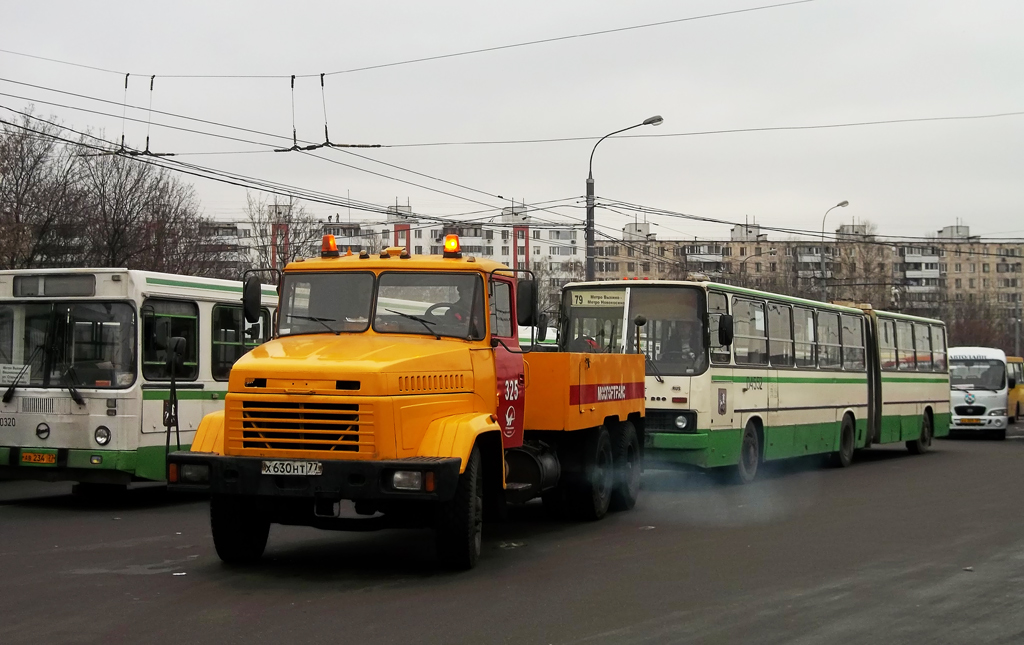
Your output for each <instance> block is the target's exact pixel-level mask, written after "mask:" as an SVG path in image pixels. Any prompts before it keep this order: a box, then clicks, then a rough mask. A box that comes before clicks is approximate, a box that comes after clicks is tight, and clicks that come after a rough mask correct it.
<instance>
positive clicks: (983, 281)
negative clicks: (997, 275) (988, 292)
mask: <svg viewBox="0 0 1024 645" xmlns="http://www.w3.org/2000/svg"><path fill="white" fill-rule="evenodd" d="M981 288H982V289H988V278H982V279H981Z"/></svg>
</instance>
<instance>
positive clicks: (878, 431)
mask: <svg viewBox="0 0 1024 645" xmlns="http://www.w3.org/2000/svg"><path fill="white" fill-rule="evenodd" d="M864 323H865V329H864V332H865V335H866V339H865V340H866V344H867V352H866V354H867V370H868V436H867V437H866V438H865V439H864V447H865V448H867V447H868V446H870V445H871V444H872V443H877V442H878V441H879V440H880V439H881V436H882V368H881V363H880V361H881V357H880V355H879V345H878V316H876V315H875V314H874V312H868V314H867V315H866V316H865V317H864Z"/></svg>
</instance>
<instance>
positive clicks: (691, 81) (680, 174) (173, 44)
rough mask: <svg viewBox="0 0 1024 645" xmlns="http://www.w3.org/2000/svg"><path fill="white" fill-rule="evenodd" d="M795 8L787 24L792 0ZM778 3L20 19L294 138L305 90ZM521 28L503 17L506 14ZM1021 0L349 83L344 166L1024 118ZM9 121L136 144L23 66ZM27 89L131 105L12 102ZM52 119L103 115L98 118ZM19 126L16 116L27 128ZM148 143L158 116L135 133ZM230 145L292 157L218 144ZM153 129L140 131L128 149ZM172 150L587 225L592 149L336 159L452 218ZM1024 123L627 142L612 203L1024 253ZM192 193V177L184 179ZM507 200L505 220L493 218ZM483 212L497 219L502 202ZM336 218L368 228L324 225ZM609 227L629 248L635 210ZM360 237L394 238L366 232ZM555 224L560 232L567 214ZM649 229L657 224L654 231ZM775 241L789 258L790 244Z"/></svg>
mask: <svg viewBox="0 0 1024 645" xmlns="http://www.w3.org/2000/svg"><path fill="white" fill-rule="evenodd" d="M776 1H777V0H776ZM769 4H773V2H772V0H717V1H711V0H679V1H676V2H669V1H655V0H633V1H631V2H628V3H627V2H609V1H607V0H605V1H603V2H595V1H594V0H590V1H587V2H584V1H572V2H552V1H551V0H546V1H535V0H523V1H520V2H515V3H502V4H500V5H499V4H498V3H487V4H486V6H487V7H488V9H486V10H485V9H483V7H484V6H485V4H484V3H480V2H457V1H445V2H437V1H434V2H423V1H403V2H288V3H283V2H263V1H252V0H250V1H248V2H232V3H227V2H209V1H203V2H182V1H177V2H173V3H159V4H157V3H148V2H140V1H134V2H127V1H118V2H97V1H91V2H70V1H65V2H57V3H43V2H35V3H29V2H22V3H16V4H15V3H8V5H7V6H6V7H5V9H4V11H3V23H4V38H3V41H2V45H0V47H2V48H3V49H6V50H11V51H15V52H21V53H25V54H32V55H36V56H43V57H48V58H55V59H60V60H64V61H71V62H75V63H79V64H83V65H90V66H95V67H100V68H106V69H109V70H116V71H120V72H130V73H131V74H132V76H131V77H130V81H129V89H128V96H127V101H128V103H129V104H130V105H139V106H146V105H148V104H149V101H150V93H149V78H148V77H149V76H150V75H152V74H155V75H157V77H156V81H155V85H154V92H153V94H152V101H153V108H154V109H158V110H163V111H166V112H171V113H174V114H180V115H187V116H192V117H197V118H202V119H207V120H209V121H215V122H219V123H226V124H231V125H237V126H241V127H245V128H251V129H253V130H258V131H261V132H267V133H274V134H279V135H282V136H285V137H290V135H291V126H292V112H291V100H292V95H291V92H290V89H289V79H288V78H286V77H285V78H262V79H242V78H223V79H195V78H167V76H169V75H175V74H178V75H209V74H228V75H284V76H287V75H290V74H315V75H316V74H320V73H322V72H332V71H337V70H347V69H352V68H358V67H364V66H371V65H378V64H382V63H391V62H397V61H403V60H408V59H415V58H422V57H429V56H435V55H440V54H448V53H454V52H461V51H466V50H473V49H479V48H487V47H494V46H500V45H508V44H514V43H519V42H524V41H532V40H539V39H545V38H554V37H559V36H569V35H574V34H581V33H585V32H592V31H600V30H606V29H615V28H621V27H628V26H633V25H641V24H645V23H653V22H660V21H668V20H675V19H680V18H687V17H692V16H701V15H706V14H711V13H720V12H724V11H730V10H738V9H745V8H751V7H757V6H764V5H769ZM499 6H500V7H501V8H500V9H499V8H497V7H499ZM1021 25H1024V2H1021V0H988V1H986V0H971V1H967V0H960V1H956V0H816V1H814V2H808V3H804V4H797V5H793V6H786V7H779V8H773V9H765V10H761V11H753V12H747V13H740V14H734V15H725V16H720V17H712V18H707V19H700V20H693V21H688V22H678V23H674V24H667V25H661V26H654V27H649V28H644V29H636V30H630V31H622V32H617V33H611V34H604V35H595V36H590V37H586V38H578V39H570V40H563V41H559V42H554V43H544V44H536V45H532V46H528V47H520V48H511V49H504V50H501V51H493V52H486V53H479V54H474V55H469V56H463V57H456V58H447V59H443V60H434V61H428V62H421V63H415V64H408V65H398V66H393V67H386V68H380V69H373V70H367V71H359V72H351V73H345V74H336V75H332V76H328V77H327V78H326V93H325V98H326V105H327V119H328V122H329V125H330V134H331V139H332V141H334V142H335V143H370V144H384V145H388V144H412V143H432V142H467V141H497V140H522V139H542V138H559V137H600V136H602V135H604V134H607V133H608V132H611V131H613V130H617V129H620V128H624V127H627V126H629V125H632V124H634V123H639V122H640V121H642V120H643V119H645V118H646V117H648V116H651V115H654V114H660V115H662V116H663V117H664V119H665V122H664V124H663V125H661V126H660V127H657V128H654V127H644V128H640V129H637V130H635V131H633V133H636V134H657V135H665V134H673V133H687V132H704V131H713V130H728V129H743V128H764V127H777V126H807V125H818V124H837V123H848V122H861V121H876V120H887V119H911V118H921V117H940V116H966V115H982V114H993V113H1003V112H1014V111H1024V38H1022V37H1021V34H1020V28H1021ZM0 77H2V78H3V79H5V80H4V81H2V82H0V92H3V93H5V94H9V95H17V96H20V97H26V98H28V99H31V101H28V100H24V99H19V98H12V97H10V96H0V105H2V106H5V107H11V108H15V109H22V108H24V107H25V106H27V105H28V104H29V103H30V102H34V103H35V110H36V113H37V114H41V115H50V114H53V115H56V116H57V117H58V118H59V119H60V120H61V122H62V123H64V124H65V125H68V126H73V127H76V128H91V129H92V130H93V131H94V132H95V131H100V130H102V131H103V132H104V133H105V135H106V137H107V138H109V139H112V140H114V139H120V136H121V132H122V122H121V119H120V115H121V105H120V104H121V102H122V101H123V99H124V77H123V75H119V74H114V73H105V72H100V71H94V70H88V69H83V68H78V67H72V66H68V65H60V64H55V63H52V62H45V61H41V60H35V59H31V58H26V57H21V56H16V55H12V54H8V53H0ZM10 80H15V81H20V82H23V83H32V84H35V85H39V86H43V87H47V88H54V89H60V90H63V91H67V92H76V93H79V94H83V95H86V96H89V97H95V98H101V99H106V100H109V101H114V102H115V103H116V105H112V104H102V103H97V102H94V101H90V100H87V99H84V98H76V97H69V96H66V95H59V94H55V93H52V92H49V91H45V90H41V89H35V88H30V87H25V86H19V85H15V84H12V83H10V82H8V81H10ZM42 101H50V102H54V103H60V104H64V105H67V106H76V107H83V108H88V109H92V110H96V111H99V112H106V113H109V114H111V115H115V116H113V117H111V116H104V115H99V114H92V113H88V112H83V111H79V110H74V109H68V108H64V107H56V106H53V105H47V104H44V103H43V102H42ZM295 113H296V117H295V119H296V126H297V129H298V136H299V138H300V139H306V140H311V141H321V140H322V139H323V121H324V116H323V102H322V100H321V94H320V85H319V78H317V77H313V78H300V79H298V80H297V81H296V91H295ZM9 115H10V113H7V116H5V117H3V118H8V117H9ZM128 115H129V116H135V117H137V118H141V119H143V120H145V119H146V118H147V116H146V112H145V111H138V110H132V109H128ZM153 121H154V122H160V123H171V124H175V125H182V126H186V127H191V128H194V129H199V130H202V131H204V132H207V133H217V134H224V135H229V136H238V137H241V138H248V139H252V140H254V141H258V142H260V143H263V144H266V143H270V144H275V143H276V144H277V145H285V146H286V145H289V142H288V141H286V140H284V139H270V138H268V137H265V136H258V135H246V134H240V133H238V132H231V131H228V130H225V129H221V128H216V127H214V126H211V125H205V124H196V123H191V124H189V123H186V122H183V121H180V120H174V119H172V118H170V117H166V116H159V115H155V116H154V117H153ZM146 131H147V127H146V125H145V123H142V124H139V123H130V122H129V123H127V124H126V125H125V126H124V132H125V135H126V139H127V142H128V144H129V145H130V146H135V147H139V148H142V147H144V145H145V137H146ZM150 137H151V139H150V147H151V149H152V150H154V151H171V152H176V153H196V152H229V151H230V152H240V151H246V152H248V151H254V150H262V151H264V152H256V153H247V154H224V155H202V156H199V155H196V156H185V155H182V156H179V157H176V159H180V160H182V161H188V162H190V163H195V164H199V165H203V166H207V167H211V168H216V169H220V170H227V171H231V172H235V173H241V174H245V175H248V176H252V177H258V178H260V179H265V180H271V181H275V182H279V183H282V184H288V185H293V186H299V187H302V188H305V189H310V190H316V191H319V192H322V193H328V194H331V195H337V196H340V197H342V198H345V197H346V196H348V195H350V196H351V198H352V199H353V200H360V201H364V202H372V203H376V204H382V205H386V204H393V203H395V202H396V200H397V201H398V202H400V203H402V204H404V203H406V201H407V200H408V202H409V203H410V204H411V205H412V207H413V210H414V211H416V212H419V213H425V214H432V215H441V216H448V215H454V214H459V213H467V212H471V211H481V210H486V209H488V208H498V207H501V206H502V205H507V203H506V202H503V200H499V199H497V198H496V197H494V196H496V195H501V196H503V197H504V198H505V199H508V198H514V199H515V200H516V201H517V202H518V201H520V200H525V201H526V203H527V204H533V203H539V202H549V201H554V200H564V201H561V202H559V203H560V204H567V205H568V206H567V207H564V208H561V209H560V210H559V211H558V212H560V213H563V214H564V216H565V217H569V218H582V217H583V216H584V211H583V209H582V195H583V194H584V192H585V184H584V182H585V179H586V175H587V161H588V156H589V155H590V151H591V148H592V147H593V144H594V140H589V141H585V140H584V141H571V142H557V143H530V144H509V145H453V146H436V147H399V148H381V149H379V150H359V151H356V152H358V153H359V154H362V155H364V156H366V157H370V158H372V159H375V160H379V161H383V162H387V163H389V164H393V165H396V166H400V167H402V168H406V169H409V170H413V171H417V172H420V173H425V174H428V175H431V176H433V177H436V178H439V179H444V180H447V181H450V182H455V183H458V184H461V185H463V186H465V187H468V188H471V189H475V190H477V191H482V192H474V191H473V190H468V189H467V188H459V187H455V186H452V185H450V184H444V183H440V182H438V181H433V180H430V179H426V178H424V177H421V176H416V175H412V174H409V173H407V172H403V171H401V170H397V169H395V168H389V167H386V166H383V165H380V164H376V163H373V162H372V161H368V160H363V159H359V158H355V157H351V156H349V155H347V154H346V153H344V152H342V151H339V150H322V151H318V152H317V154H318V155H320V156H322V157H323V158H325V159H329V160H335V161H340V162H343V163H346V164H350V165H352V166H357V167H359V168H363V169H366V170H372V171H374V172H380V173H383V174H386V175H390V176H391V177H395V178H397V179H402V180H406V181H411V182H415V183H417V184H422V185H423V186H427V187H429V188H433V189H437V190H442V191H444V192H447V193H452V194H453V195H455V196H448V195H444V194H440V193H438V192H432V191H431V190H427V189H424V188H420V187H415V186H412V185H408V184H403V183H400V182H398V181H395V180H393V179H385V178H382V177H377V176H374V175H371V174H369V173H366V172H361V171H359V170H356V169H352V168H348V167H344V166H340V165H336V164H332V163H330V162H329V161H325V160H323V159H317V158H313V157H309V156H303V155H300V154H297V153H287V154H284V153H273V152H266V150H268V148H267V147H266V146H260V145H253V144H249V143H241V142H234V141H229V140H224V139H216V138H213V137H210V136H205V135H198V134H189V133H184V132H180V131H175V130H170V129H166V128H161V127H157V126H156V125H154V126H152V128H151V130H150ZM1022 155H1024V116H1008V117H1004V118H994V119H980V120H964V121H938V122H928V123H904V124H893V125H876V126H867V127H848V128H835V129H817V130H801V131H769V132H753V133H730V134H709V135H702V136H678V137H657V138H621V139H618V140H616V139H615V138H612V139H608V140H606V141H605V142H603V143H602V144H601V145H600V147H599V148H598V149H597V152H596V154H595V156H594V177H595V181H596V193H597V195H598V197H599V201H601V200H602V199H603V200H605V201H607V200H615V201H621V202H629V203H634V204H642V205H645V206H648V207H653V208H657V209H663V210H668V211H674V212H681V213H688V214H695V215H700V216H704V217H711V218H716V219H721V220H728V221H743V220H744V219H745V218H749V219H750V220H756V221H757V222H759V223H762V224H765V225H767V226H779V227H788V228H793V229H801V230H819V229H820V227H821V218H822V215H823V214H824V213H825V210H826V209H827V208H829V207H830V206H833V205H834V204H836V203H837V202H839V201H841V200H849V202H850V206H849V207H848V208H845V209H836V210H834V211H832V212H831V214H830V215H829V222H828V229H829V230H832V229H834V228H835V225H837V224H839V223H841V222H850V221H852V220H853V219H854V218H856V219H857V220H860V221H869V222H874V223H875V224H876V225H877V226H878V229H879V232H880V233H882V234H890V235H925V234H928V233H933V232H934V231H935V230H937V229H938V228H939V227H941V226H945V225H949V224H953V223H955V222H956V220H957V219H958V218H959V219H962V220H963V222H964V223H966V224H969V225H970V226H971V230H972V233H980V234H992V235H996V236H1024V218H1022V217H1021V215H1022V214H1024V208H1022V206H1024V181H1022V179H1024V157H1022ZM186 179H187V180H189V181H193V180H191V179H188V178H186ZM194 185H195V189H196V192H197V194H198V196H199V198H200V200H201V203H202V207H203V209H204V211H205V212H206V213H207V214H208V215H212V216H215V217H218V218H230V217H240V216H241V214H242V209H243V207H244V205H245V201H246V195H245V190H244V189H242V188H237V187H232V186H227V185H223V184H218V183H214V182H211V181H208V180H194ZM489 195H490V196H489ZM480 202H482V203H483V205H481V203H480ZM311 208H312V210H313V211H314V212H315V213H317V214H318V215H322V216H326V215H328V214H331V213H335V212H339V211H340V212H341V215H342V217H343V218H344V217H347V216H348V212H347V211H345V210H342V209H339V208H336V207H333V206H321V205H311ZM619 210H620V212H621V214H620V213H614V212H610V211H608V210H604V209H601V210H599V211H598V223H599V224H600V225H602V226H603V227H605V228H603V229H602V230H603V231H605V232H606V233H612V232H614V231H617V230H618V229H620V228H621V227H622V226H623V224H624V223H625V222H626V221H629V220H631V219H632V218H633V216H634V213H633V212H632V211H628V210H623V209H619ZM352 217H353V219H357V218H367V217H372V216H371V215H367V214H365V213H359V212H357V211H353V213H352ZM543 217H545V218H550V219H554V217H555V216H554V215H551V214H550V213H543ZM640 217H641V219H642V218H643V215H640ZM651 221H652V222H655V223H656V224H657V226H655V227H654V229H653V230H654V231H655V232H657V233H658V236H659V238H662V239H665V238H674V239H680V238H688V239H693V238H694V237H699V238H722V237H725V236H727V235H728V226H725V225H721V224H708V223H700V222H692V221H687V220H682V219H676V218H665V217H656V218H652V219H651ZM771 237H773V238H776V239H781V238H785V237H788V236H787V235H784V234H781V233H772V234H771Z"/></svg>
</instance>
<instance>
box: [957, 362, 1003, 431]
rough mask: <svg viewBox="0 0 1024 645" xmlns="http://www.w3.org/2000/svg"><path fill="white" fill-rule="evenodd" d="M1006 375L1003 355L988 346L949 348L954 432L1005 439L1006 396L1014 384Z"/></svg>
mask: <svg viewBox="0 0 1024 645" xmlns="http://www.w3.org/2000/svg"><path fill="white" fill-rule="evenodd" d="M1012 380H1013V377H1012V376H1009V375H1008V374H1007V369H1006V354H1005V353H1003V351H1002V350H1000V349H992V348H991V347H951V348H950V349H949V388H950V390H949V404H950V407H952V412H953V415H952V418H953V421H952V426H951V428H950V429H951V430H953V431H954V432H963V431H970V432H984V433H987V434H991V435H992V436H995V437H996V438H998V439H1005V438H1006V424H1007V421H1008V417H1007V407H1008V395H1009V391H1010V390H1012V389H1013V388H1014V387H1015V386H1016V385H1017V384H1016V383H1015V382H1010V381H1012Z"/></svg>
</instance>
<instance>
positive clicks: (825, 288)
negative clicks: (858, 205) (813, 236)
mask: <svg viewBox="0 0 1024 645" xmlns="http://www.w3.org/2000/svg"><path fill="white" fill-rule="evenodd" d="M849 205H850V202H848V201H846V200H845V199H844V200H843V201H841V202H839V203H838V204H836V205H835V206H833V207H832V208H830V209H828V210H827V211H825V215H824V216H823V217H822V218H821V300H822V302H826V301H828V285H827V283H826V282H825V218H826V217H828V214H829V213H830V212H831V211H832V209H834V208H846V207H847V206H849Z"/></svg>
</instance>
